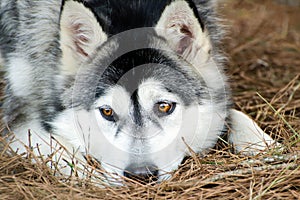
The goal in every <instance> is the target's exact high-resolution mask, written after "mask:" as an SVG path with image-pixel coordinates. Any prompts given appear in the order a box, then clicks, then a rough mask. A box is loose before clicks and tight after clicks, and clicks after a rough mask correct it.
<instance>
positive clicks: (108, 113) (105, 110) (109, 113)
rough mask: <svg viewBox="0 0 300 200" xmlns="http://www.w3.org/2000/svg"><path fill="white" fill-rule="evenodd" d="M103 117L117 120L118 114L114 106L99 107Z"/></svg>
mask: <svg viewBox="0 0 300 200" xmlns="http://www.w3.org/2000/svg"><path fill="white" fill-rule="evenodd" d="M99 111H100V113H101V115H102V117H103V118H104V119H106V120H108V121H116V116H115V113H114V111H113V109H112V108H110V107H108V106H105V107H101V108H99Z"/></svg>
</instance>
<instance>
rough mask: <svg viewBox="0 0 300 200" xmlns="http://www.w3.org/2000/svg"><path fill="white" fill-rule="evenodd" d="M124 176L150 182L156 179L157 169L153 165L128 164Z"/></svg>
mask: <svg viewBox="0 0 300 200" xmlns="http://www.w3.org/2000/svg"><path fill="white" fill-rule="evenodd" d="M124 176H125V177H127V178H130V179H132V180H135V181H138V182H141V183H151V182H155V181H157V180H158V169H157V167H156V166H154V165H144V166H139V165H135V164H133V165H129V166H128V167H127V168H126V169H125V171H124Z"/></svg>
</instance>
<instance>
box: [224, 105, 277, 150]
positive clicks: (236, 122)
mask: <svg viewBox="0 0 300 200" xmlns="http://www.w3.org/2000/svg"><path fill="white" fill-rule="evenodd" d="M230 120H231V121H230V123H231V126H230V129H231V131H230V135H229V142H230V143H231V144H232V145H233V147H234V150H235V152H236V153H243V154H246V155H255V154H258V153H259V152H261V151H264V150H267V149H268V147H270V146H273V145H274V144H276V143H275V141H274V140H273V139H272V138H271V137H270V136H269V135H268V134H266V133H265V132H264V131H263V130H262V129H261V128H260V127H259V126H258V125H257V124H256V123H255V122H254V121H253V120H252V119H250V118H249V117H248V116H247V115H245V114H244V113H242V112H240V111H237V110H235V109H231V110H230Z"/></svg>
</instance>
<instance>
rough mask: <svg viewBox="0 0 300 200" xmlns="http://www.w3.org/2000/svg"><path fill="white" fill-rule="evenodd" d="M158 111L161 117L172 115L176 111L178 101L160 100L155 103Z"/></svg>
mask: <svg viewBox="0 0 300 200" xmlns="http://www.w3.org/2000/svg"><path fill="white" fill-rule="evenodd" d="M155 107H156V109H155V111H156V113H157V115H158V116H159V117H163V116H167V115H170V114H172V113H173V112H174V110H175V107H176V103H169V102H159V103H157V104H156V105H155Z"/></svg>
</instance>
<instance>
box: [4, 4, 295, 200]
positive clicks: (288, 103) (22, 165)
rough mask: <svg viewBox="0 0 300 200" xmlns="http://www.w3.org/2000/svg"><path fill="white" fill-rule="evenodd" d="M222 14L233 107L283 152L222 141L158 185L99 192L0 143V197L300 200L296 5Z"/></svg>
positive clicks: (226, 7)
mask: <svg viewBox="0 0 300 200" xmlns="http://www.w3.org/2000/svg"><path fill="white" fill-rule="evenodd" d="M221 11H222V14H223V15H224V18H226V19H229V20H231V21H229V23H228V25H229V26H228V27H229V29H228V32H229V34H228V35H229V36H230V39H226V40H225V43H224V48H225V50H226V52H228V54H229V57H230V60H229V64H228V71H227V73H228V74H229V75H230V77H231V78H230V80H231V86H232V88H233V94H234V97H233V99H234V102H235V106H236V107H237V108H238V109H240V110H243V111H244V112H246V113H249V114H250V115H251V117H252V118H254V119H255V120H256V121H257V122H258V123H259V124H260V125H261V126H262V128H263V129H265V130H266V131H267V132H268V133H270V134H271V135H272V137H274V138H276V139H277V140H279V141H281V142H282V143H283V144H285V146H286V149H285V151H284V152H283V153H280V154H279V153H278V152H276V151H275V150H271V151H270V152H269V153H267V154H266V155H258V156H255V157H245V156H241V155H234V154H231V153H230V147H228V145H224V144H220V145H219V147H218V148H217V149H216V150H213V151H212V152H211V153H210V154H208V155H206V156H205V157H204V158H199V157H198V156H197V155H194V156H193V157H192V158H190V159H188V160H187V161H186V162H185V163H184V164H183V165H182V166H181V167H180V169H179V170H178V171H176V172H174V176H173V178H172V179H171V180H170V181H167V182H164V183H162V184H159V185H141V184H139V183H135V182H128V184H127V186H126V187H119V188H116V187H115V188H110V187H107V188H101V187H97V186H95V185H93V184H90V183H89V182H88V180H74V179H68V178H63V177H57V176H53V172H52V171H50V170H49V169H48V168H47V167H46V166H45V164H44V163H41V162H38V163H35V164H33V163H31V162H30V159H23V158H21V157H20V156H19V155H15V154H14V153H13V152H11V151H10V150H9V148H8V146H7V145H5V143H4V142H1V149H3V151H2V152H1V155H0V199H3V200H4V199H14V200H15V199H16V200H17V199H300V158H299V156H300V142H299V140H300V137H299V130H300V23H299V19H300V7H288V6H284V5H278V4H275V3H272V2H271V1H258V0H255V1H253V0H251V1H250V0H233V1H224V3H223V7H222V9H221ZM226 23H227V22H226ZM27 156H31V158H34V155H31V154H30V153H28V155H27Z"/></svg>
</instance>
